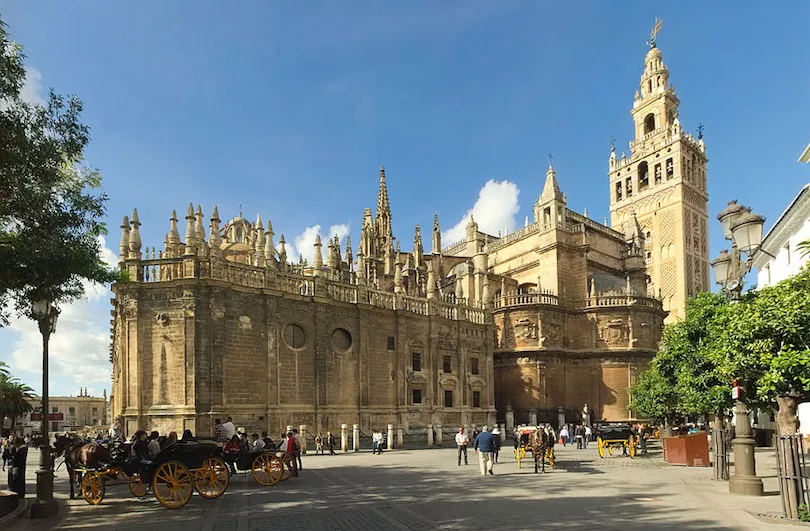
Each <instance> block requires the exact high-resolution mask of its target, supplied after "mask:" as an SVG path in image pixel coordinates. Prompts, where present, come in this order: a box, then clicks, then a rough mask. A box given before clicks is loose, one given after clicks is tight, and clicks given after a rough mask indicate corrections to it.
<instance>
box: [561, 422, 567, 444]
mask: <svg viewBox="0 0 810 531" xmlns="http://www.w3.org/2000/svg"><path fill="white" fill-rule="evenodd" d="M568 439H569V437H568V426H563V427H562V428H560V440H561V441H562V445H563V446H565V445H566V444H568Z"/></svg>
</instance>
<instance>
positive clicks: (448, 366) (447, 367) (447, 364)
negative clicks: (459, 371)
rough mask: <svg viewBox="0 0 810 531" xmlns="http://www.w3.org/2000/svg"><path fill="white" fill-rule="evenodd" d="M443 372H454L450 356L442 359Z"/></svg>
mask: <svg viewBox="0 0 810 531" xmlns="http://www.w3.org/2000/svg"><path fill="white" fill-rule="evenodd" d="M442 361H443V363H442V372H446V373H451V372H453V361H452V359H451V358H450V356H445V357H444V359H443V360H442Z"/></svg>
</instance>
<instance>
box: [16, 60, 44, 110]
mask: <svg viewBox="0 0 810 531" xmlns="http://www.w3.org/2000/svg"><path fill="white" fill-rule="evenodd" d="M20 97H21V98H22V99H23V101H26V102H28V103H36V104H39V105H45V98H44V97H43V95H42V74H41V73H40V72H39V70H37V69H36V68H34V67H33V66H26V67H25V83H24V84H23V87H22V90H21V91H20Z"/></svg>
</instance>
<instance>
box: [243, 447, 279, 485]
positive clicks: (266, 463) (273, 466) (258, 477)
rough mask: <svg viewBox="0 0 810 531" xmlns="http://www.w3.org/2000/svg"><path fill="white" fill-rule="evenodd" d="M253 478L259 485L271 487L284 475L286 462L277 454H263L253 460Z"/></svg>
mask: <svg viewBox="0 0 810 531" xmlns="http://www.w3.org/2000/svg"><path fill="white" fill-rule="evenodd" d="M251 474H252V475H253V480H254V481H256V483H258V484H259V485H264V486H265V487H271V486H273V485H275V484H276V483H278V482H279V481H281V478H282V476H284V463H282V462H281V459H279V458H278V457H276V456H275V455H270V454H261V455H257V456H256V458H255V459H254V460H253V466H252V470H251Z"/></svg>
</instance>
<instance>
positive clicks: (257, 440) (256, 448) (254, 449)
mask: <svg viewBox="0 0 810 531" xmlns="http://www.w3.org/2000/svg"><path fill="white" fill-rule="evenodd" d="M252 437H253V446H251V447H250V453H252V454H257V453H259V452H261V451H262V450H264V447H265V442H264V440H262V438H261V437H259V434H258V433H254V434H253V436H252Z"/></svg>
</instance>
